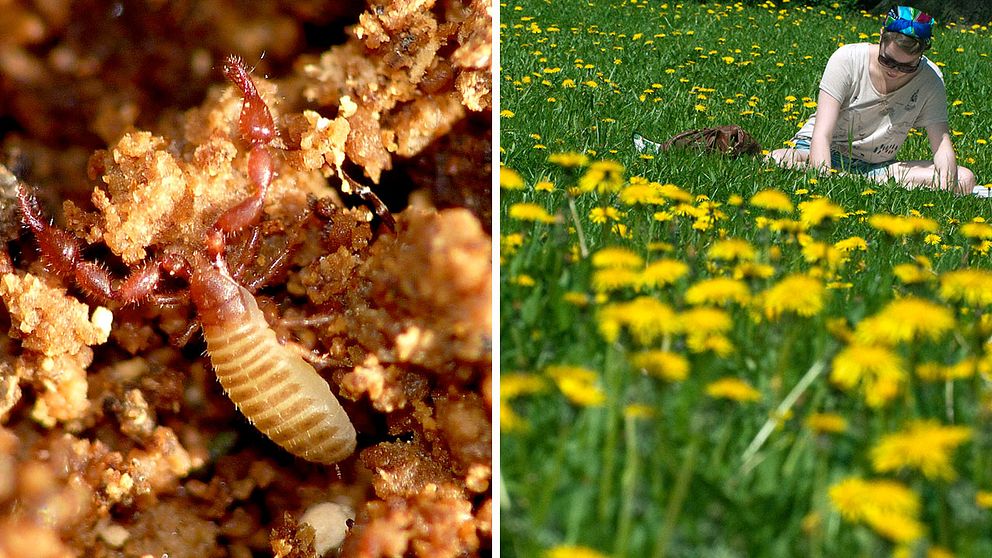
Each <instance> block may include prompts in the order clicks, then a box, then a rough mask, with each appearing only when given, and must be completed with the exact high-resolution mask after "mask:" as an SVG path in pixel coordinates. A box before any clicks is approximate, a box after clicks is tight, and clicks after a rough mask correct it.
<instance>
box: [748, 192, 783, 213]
mask: <svg viewBox="0 0 992 558" xmlns="http://www.w3.org/2000/svg"><path fill="white" fill-rule="evenodd" d="M751 205H753V206H754V207H760V208H762V209H768V210H770V211H778V212H779V213H791V212H792V210H793V207H792V200H791V199H789V196H788V195H787V194H786V193H785V192H782V191H781V190H775V189H768V190H762V191H760V192H758V193H757V194H755V195H753V196H751Z"/></svg>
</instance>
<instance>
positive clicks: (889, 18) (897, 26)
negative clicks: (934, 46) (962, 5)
mask: <svg viewBox="0 0 992 558" xmlns="http://www.w3.org/2000/svg"><path fill="white" fill-rule="evenodd" d="M935 23H937V22H936V21H935V20H934V19H933V18H932V17H930V15H929V14H925V13H923V12H921V11H920V10H917V9H916V8H910V7H908V6H896V7H895V8H892V9H891V10H889V13H888V14H887V15H886V16H885V30H886V31H895V32H896V33H902V34H903V35H906V36H908V37H913V38H914V39H919V40H920V41H921V42H923V44H925V45H927V46H930V39H931V38H932V37H933V26H934V24H935Z"/></svg>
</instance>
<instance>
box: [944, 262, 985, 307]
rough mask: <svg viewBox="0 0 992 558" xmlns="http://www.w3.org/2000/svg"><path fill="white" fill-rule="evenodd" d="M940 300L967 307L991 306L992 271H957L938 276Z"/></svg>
mask: <svg viewBox="0 0 992 558" xmlns="http://www.w3.org/2000/svg"><path fill="white" fill-rule="evenodd" d="M939 293H940V298H942V299H944V300H946V301H948V302H960V303H963V304H966V305H968V306H973V307H975V306H989V305H992V271H988V270H985V269H959V270H956V271H948V272H947V273H944V274H943V275H941V276H940V291H939Z"/></svg>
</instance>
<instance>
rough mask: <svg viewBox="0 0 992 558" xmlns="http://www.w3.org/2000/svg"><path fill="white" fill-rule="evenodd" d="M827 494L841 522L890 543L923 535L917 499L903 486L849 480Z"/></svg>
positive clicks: (857, 479)
mask: <svg viewBox="0 0 992 558" xmlns="http://www.w3.org/2000/svg"><path fill="white" fill-rule="evenodd" d="M828 495H829V497H830V503H831V505H832V506H833V507H834V509H836V510H837V511H838V512H840V514H841V517H843V518H844V519H845V520H847V521H850V522H852V523H864V524H866V525H868V526H869V527H871V528H872V529H873V530H875V532H876V533H878V534H879V535H882V536H883V537H885V538H887V539H889V540H891V541H893V542H897V543H908V542H912V541H914V540H916V539H918V538H920V537H921V536H922V535H923V525H922V524H921V523H920V522H919V520H918V517H919V514H920V498H919V496H917V495H916V493H914V492H913V491H912V490H910V489H909V488H907V487H906V486H905V485H903V484H900V483H898V482H894V481H887V480H873V481H866V480H863V479H860V478H857V477H850V478H847V479H844V480H842V481H840V482H838V483H837V484H834V485H833V486H831V487H830V489H829V491H828Z"/></svg>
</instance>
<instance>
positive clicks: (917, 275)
mask: <svg viewBox="0 0 992 558" xmlns="http://www.w3.org/2000/svg"><path fill="white" fill-rule="evenodd" d="M892 274H893V275H895V276H896V277H897V278H898V279H899V280H900V281H902V282H903V283H904V284H906V285H913V284H917V283H926V282H928V281H933V280H934V279H936V278H937V276H936V275H935V274H934V272H933V270H932V269H929V267H925V266H922V265H919V264H915V263H905V264H899V265H897V266H895V267H893V268H892Z"/></svg>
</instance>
